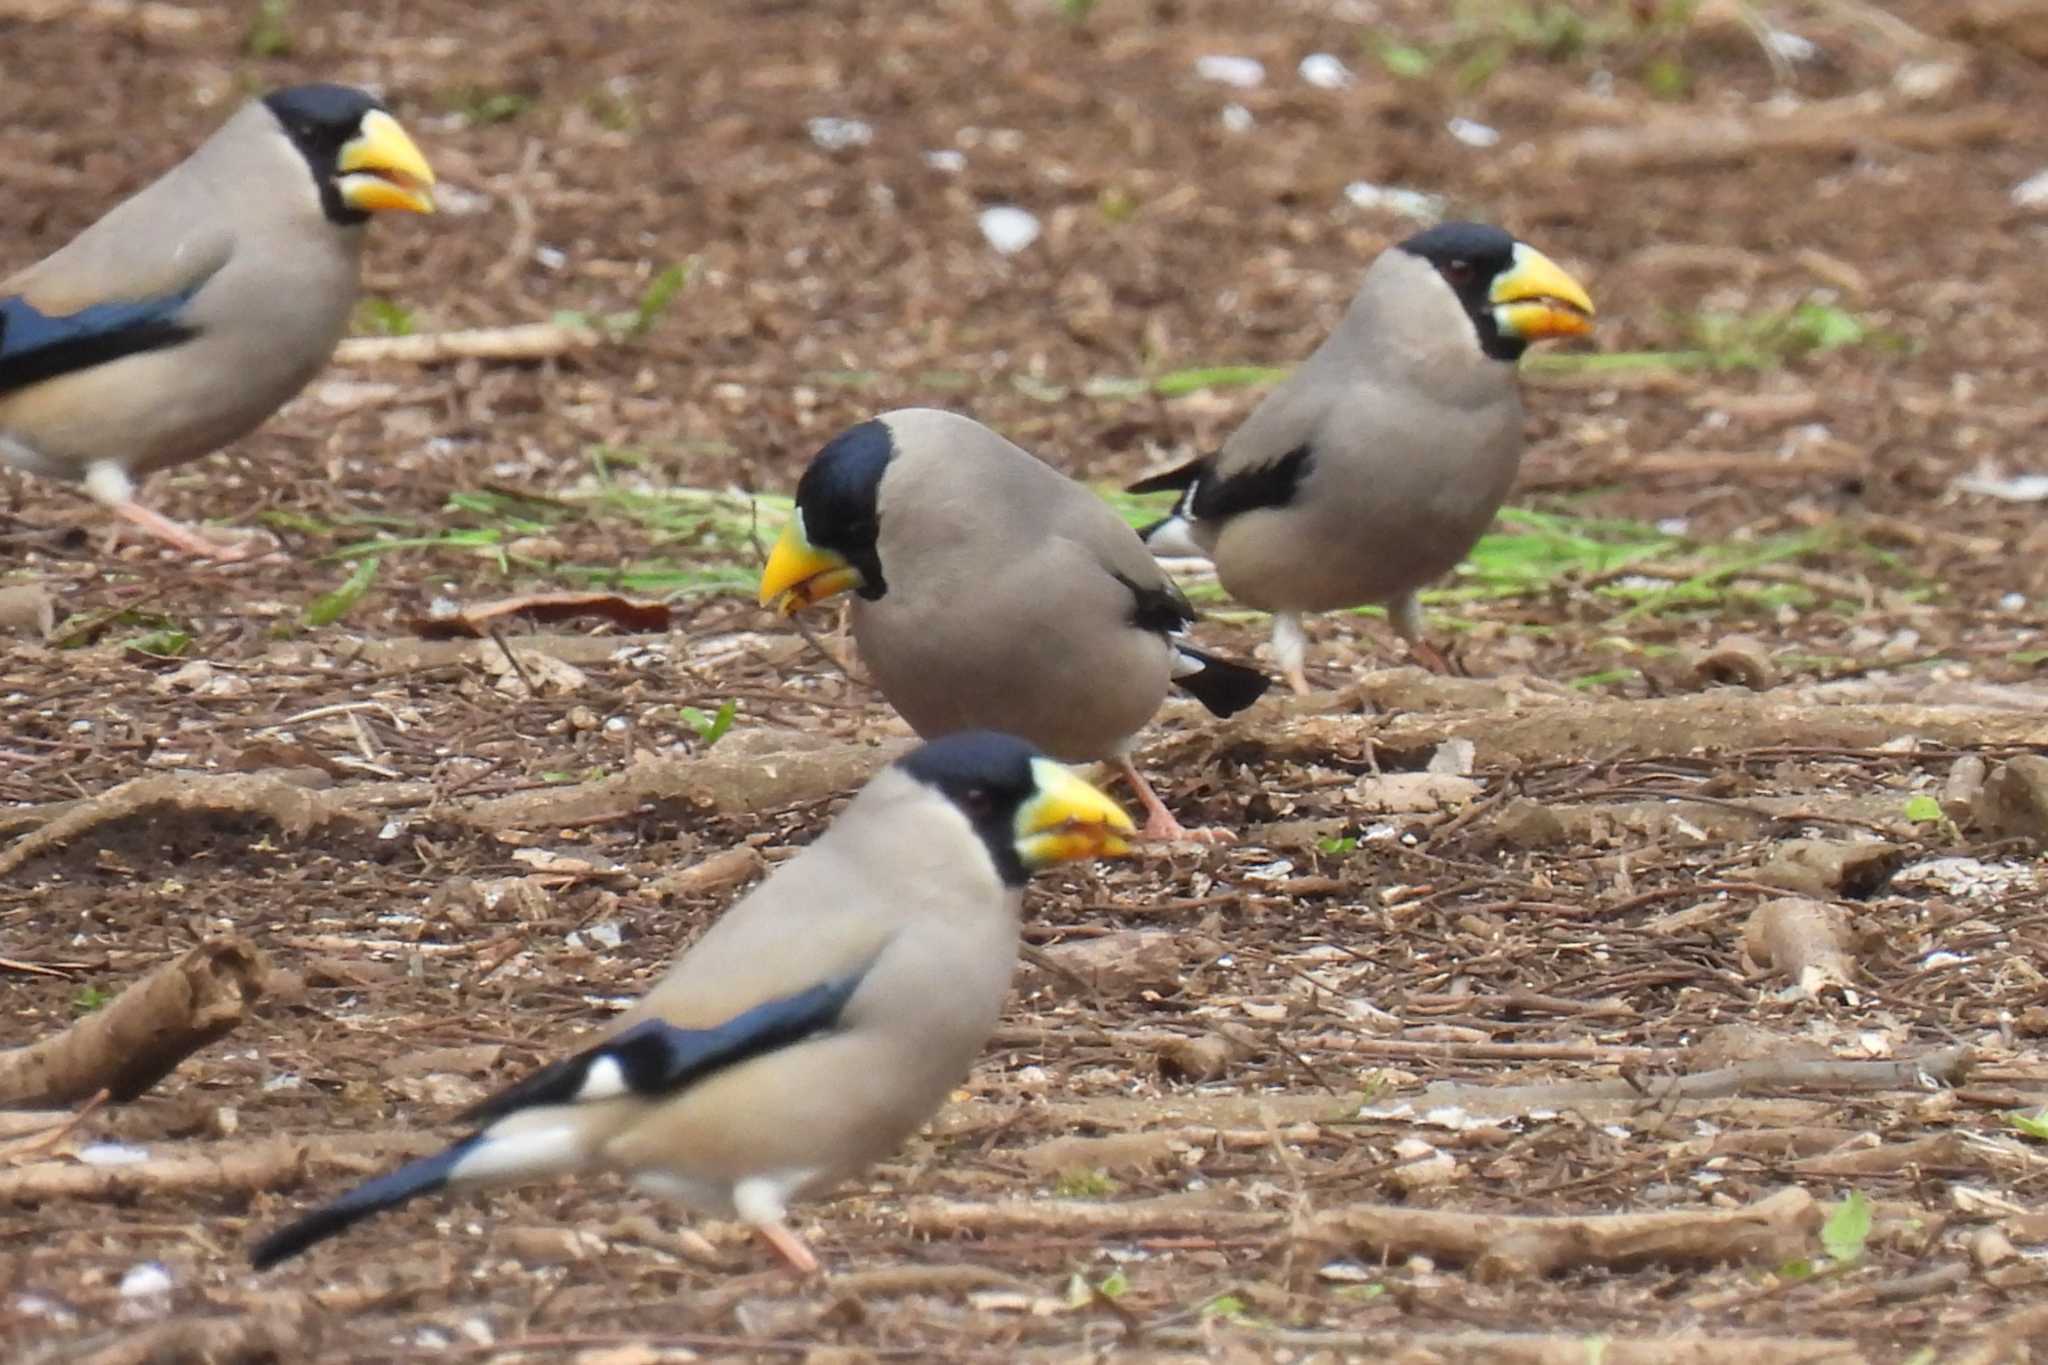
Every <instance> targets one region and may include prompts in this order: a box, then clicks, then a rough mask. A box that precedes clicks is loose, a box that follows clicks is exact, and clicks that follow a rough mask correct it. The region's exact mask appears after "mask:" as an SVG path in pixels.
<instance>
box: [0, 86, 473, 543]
mask: <svg viewBox="0 0 2048 1365" xmlns="http://www.w3.org/2000/svg"><path fill="white" fill-rule="evenodd" d="M433 185H434V172H433V170H432V168H431V167H429V166H428V164H427V160H426V157H425V156H424V155H422V154H421V152H420V149H419V147H418V146H417V145H415V144H414V142H413V140H412V138H411V137H410V136H408V135H407V134H406V131H405V129H404V128H402V127H401V126H400V125H399V123H398V120H397V119H396V118H394V117H392V115H391V113H390V111H389V110H387V109H386V108H385V107H384V105H383V104H382V103H381V102H379V101H378V100H377V99H376V98H374V97H373V96H371V95H369V94H368V93H366V92H364V91H362V90H358V89H355V88H353V87H350V86H344V85H325V84H318V85H295V86H290V87H288V88H285V89H281V90H277V91H274V92H273V93H271V94H269V95H266V96H264V97H262V98H260V99H256V100H252V101H250V102H249V103H247V104H245V105H244V106H243V107H242V108H241V109H239V110H238V111H237V112H236V113H235V114H234V115H233V116H232V117H230V118H229V119H228V121H227V122H226V123H224V124H222V125H221V127H220V128H219V129H218V130H217V131H216V132H215V133H214V134H213V135H212V136H211V137H209V138H208V139H207V140H206V141H205V142H203V143H201V144H200V146H199V148H198V150H197V151H195V152H193V153H192V155H191V156H189V157H187V158H186V159H185V160H184V161H182V162H180V163H178V164H177V165H176V166H173V167H172V168H171V169H170V170H168V171H166V172H165V173H164V174H163V175H162V176H161V177H159V178H158V179H157V180H155V181H153V182H152V183H150V184H149V185H147V186H145V187H143V188H142V189H141V190H139V191H138V192H136V193H135V194H134V195H133V196H131V197H130V198H128V199H126V200H124V201H122V202H121V203H120V204H118V205H116V206H115V207H114V208H113V209H112V210H110V211H109V212H108V213H107V214H106V216H104V217H102V218H101V219H99V220H98V221H97V222H95V223H93V224H92V225H91V226H90V227H88V228H86V229H85V230H84V231H83V232H81V233H80V234H79V235H78V236H76V237H74V238H73V239H72V240H71V241H70V242H68V243H67V244H65V245H64V246H62V247H60V248H58V249H57V250H56V251H55V252H53V253H52V254H50V255H49V256H46V257H44V258H43V259H42V260H40V261H38V262H36V263H35V264H34V265H31V266H29V267H27V268H26V269H23V270H20V271H18V272H16V273H15V274H13V275H10V276H7V277H6V278H5V279H0V464H5V465H8V466H11V467H12V468H15V469H19V470H24V471H26V472H28V473H30V474H37V475H41V476H43V477H46V478H53V479H62V480H68V481H72V482H78V483H82V484H84V486H85V491H86V492H87V493H88V494H90V495H91V496H92V497H93V498H94V499H95V500H97V501H98V502H100V503H101V504H103V505H105V506H106V507H108V508H109V509H111V510H112V511H113V512H114V513H115V514H116V515H117V516H119V517H121V518H123V519H124V520H126V521H128V522H131V523H133V524H134V525H136V526H138V527H140V528H142V529H143V530H144V531H146V532H148V533H149V534H151V535H153V536H156V537H158V538H159V539H161V540H163V541H166V542H168V543H169V544H171V545H173V546H176V547H177V548H178V549H180V550H182V551H184V552H185V553H187V554H190V555H196V556H202V557H204V556H213V557H217V558H224V559H233V558H238V557H239V555H238V554H237V553H236V551H235V550H234V549H232V548H230V547H224V546H221V545H216V544H215V543H213V542H212V541H210V540H208V539H206V538H204V537H202V536H200V535H198V534H197V533H196V532H194V531H192V530H190V529H189V528H187V527H185V526H182V525H180V524H178V523H177V522H175V521H172V520H170V519H169V518H167V517H165V516H163V515H162V514H160V513H158V512H154V511H152V510H150V509H149V508H147V507H144V506H143V505H142V504H141V503H139V502H138V501H137V500H136V496H135V481H136V480H137V479H138V478H140V477H142V476H144V475H147V474H150V473H153V472H154V471H156V470H159V469H164V468H166V467H168V466H171V465H175V464H181V463H183V462H184V461H187V460H194V459H197V458H199V457H200V456H202V455H205V454H208V453H210V452H212V451H214V450H217V449H219V448H220V447H222V446H224V445H226V444H228V443H229V442H230V441H234V440H237V439H239V438H240V437H242V436H245V435H247V434H248V433H249V432H250V431H252V430H254V429H255V428H256V427H257V426H259V425H261V424H262V422H263V421H264V420H265V419H267V418H268V417H269V416H270V415H271V414H272V413H273V412H275V411H277V409H278V408H280V407H282V406H283V405H284V404H285V402H286V401H287V400H289V399H290V398H291V397H292V396H293V395H294V394H296V393H298V391H299V390H300V389H302V388H304V387H305V386H306V384H307V382H308V381H310V380H311V379H312V378H313V376H314V375H315V374H316V373H318V372H319V370H320V368H321V367H322V366H324V365H325V364H326V363H327V360H328V358H329V357H330V356H331V355H333V353H334V348H335V346H336V345H338V344H339V343H340V341H341V337H342V333H343V332H344V331H345V330H346V328H347V326H348V320H349V314H350V312H351V310H352V309H353V308H354V306H355V302H356V296H357V292H358V288H359V285H360V281H361V259H362V249H363V231H362V229H363V224H364V223H365V222H367V221H368V220H369V218H370V216H371V215H372V214H376V213H383V212H389V211H398V212H409V213H431V212H433V209H434V200H433Z"/></svg>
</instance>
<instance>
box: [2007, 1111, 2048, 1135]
mask: <svg viewBox="0 0 2048 1365" xmlns="http://www.w3.org/2000/svg"><path fill="white" fill-rule="evenodd" d="M2006 1118H2007V1119H2009V1120H2010V1121H2011V1122H2012V1126H2013V1131H2014V1132H2017V1133H2021V1134H2023V1135H2025V1136H2027V1137H2030V1138H2032V1139H2034V1141H2036V1142H2048V1109H2043V1110H2042V1111H2041V1112H2040V1113H2038V1114H2022V1113H2019V1112H2017V1111H2015V1112H2013V1113H2011V1114H2008V1115H2006Z"/></svg>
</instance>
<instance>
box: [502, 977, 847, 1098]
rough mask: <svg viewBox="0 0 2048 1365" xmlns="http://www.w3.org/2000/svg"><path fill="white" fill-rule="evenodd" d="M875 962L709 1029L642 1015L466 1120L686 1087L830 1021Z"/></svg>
mask: <svg viewBox="0 0 2048 1365" xmlns="http://www.w3.org/2000/svg"><path fill="white" fill-rule="evenodd" d="M872 965H873V959H869V961H868V962H865V963H863V964H861V966H860V968H859V969H858V970H856V971H852V972H848V973H846V974H845V975H844V976H837V977H834V978H832V979H831V980H829V981H822V982H820V983H819V984H817V985H815V986H812V987H810V988H809V989H807V990H801V991H798V992H797V993H796V994H795V995H785V996H780V997H778V998H776V999H774V1000H768V1001H764V1002H763V1003H761V1004H759V1005H756V1006H754V1007H753V1008H752V1009H750V1010H747V1011H746V1012H745V1013H742V1014H737V1015H734V1016H733V1017H732V1018H731V1019H728V1020H726V1021H725V1022H724V1023H722V1024H718V1025H715V1026H713V1027H711V1028H677V1027H676V1026H675V1025H674V1024H670V1023H667V1022H665V1021H663V1020H660V1019H643V1020H641V1021H640V1022H639V1023H637V1024H635V1025H633V1027H631V1028H629V1029H627V1030H626V1031H625V1032H624V1033H621V1034H619V1035H618V1036H617V1037H614V1038H609V1039H607V1040H605V1041H604V1042H602V1043H599V1044H598V1045H597V1046H595V1047H592V1048H587V1049H585V1050H584V1051H582V1052H579V1053H577V1054H576V1055H575V1056H573V1057H567V1058H564V1059H563V1060H561V1061H559V1062H556V1063H554V1064H553V1065H550V1066H546V1067H542V1068H541V1069H540V1070H539V1071H536V1072H534V1073H533V1074H532V1075H531V1076H528V1077H527V1078H526V1079H525V1080H523V1081H519V1082H516V1083H515V1084H513V1085H511V1086H509V1087H507V1088H506V1089H504V1090H501V1091H499V1092H498V1093H497V1094H495V1095H493V1096H491V1097H490V1098H489V1099H487V1100H485V1101H484V1102H483V1103H481V1104H479V1105H477V1106H476V1107H475V1108H473V1109H471V1110H470V1111H469V1112H467V1113H465V1114H464V1115H463V1116H462V1121H463V1122H465V1123H475V1124H482V1125H488V1124H491V1123H494V1122H496V1121H497V1120H499V1119H501V1118H503V1117H505V1115H507V1114H510V1113H512V1112H513V1111H515V1110H519V1109H529V1108H532V1107H534V1106H536V1105H545V1104H574V1103H577V1102H578V1101H582V1100H595V1099H604V1098H609V1097H610V1096H611V1095H616V1094H632V1095H642V1096H657V1095H666V1094H669V1093H672V1092H674V1091H677V1090H681V1089H682V1088H683V1087H685V1086H687V1085H690V1084H691V1083H693V1082H695V1081H698V1080H701V1079H703V1078H704V1077H705V1076H708V1075H710V1074H711V1073H712V1072H714V1071H720V1070H723V1069H724V1068H726V1067H729V1066H737V1065H739V1064H740V1063H741V1062H744V1061H748V1060H750V1059H751V1058H754V1057H759V1056H763V1055H764V1054H766V1053H770V1052H774V1051H775V1050H777V1049H778V1048H785V1047H788V1046H790V1045H791V1044H792V1043H799V1042H802V1041H803V1040H804V1039H806V1038H808V1037H810V1036H812V1035H813V1034H817V1033H823V1032H825V1031H826V1030H827V1029H830V1028H832V1027H833V1026H834V1025H836V1024H837V1023H838V1022H839V1015H840V1012H841V1011H842V1010H844V1009H845V1008H846V1002H847V1001H848V1000H850V999H852V998H853V993H854V991H855V990H856V989H858V988H859V986H860V983H861V981H862V979H863V978H865V977H866V976H867V972H868V968H869V967H870V966H872ZM593 1073H595V1075H593Z"/></svg>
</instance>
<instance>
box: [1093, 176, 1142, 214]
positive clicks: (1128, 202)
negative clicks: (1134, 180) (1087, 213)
mask: <svg viewBox="0 0 2048 1365" xmlns="http://www.w3.org/2000/svg"><path fill="white" fill-rule="evenodd" d="M1095 207H1096V208H1097V209H1098V210H1099V211H1100V212H1101V214H1102V217H1103V220H1104V221H1105V222H1110V223H1128V222H1130V221H1131V220H1132V219H1133V218H1136V217H1137V216H1138V201H1137V199H1135V198H1134V197H1133V196H1132V195H1131V192H1130V191H1129V190H1127V189H1125V188H1123V186H1121V185H1106V186H1104V187H1103V190H1102V193H1101V194H1098V195H1097V196H1095Z"/></svg>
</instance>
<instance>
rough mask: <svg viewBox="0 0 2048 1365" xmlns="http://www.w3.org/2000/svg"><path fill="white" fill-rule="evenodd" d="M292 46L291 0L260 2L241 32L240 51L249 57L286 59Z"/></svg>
mask: <svg viewBox="0 0 2048 1365" xmlns="http://www.w3.org/2000/svg"><path fill="white" fill-rule="evenodd" d="M292 46H293V38H292V0H261V3H260V4H258V5H257V6H256V12H255V13H254V14H252V15H250V16H249V27H248V28H246V29H244V30H243V31H242V51H244V52H246V53H248V54H249V55H250V56H251V57H288V56H290V55H291V51H292Z"/></svg>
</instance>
